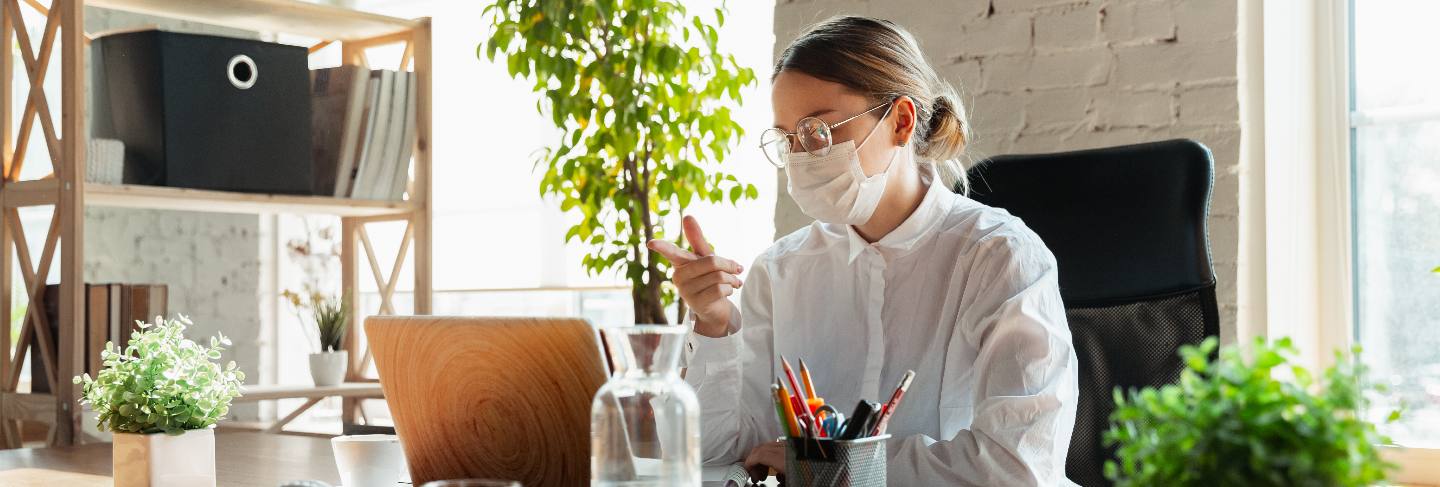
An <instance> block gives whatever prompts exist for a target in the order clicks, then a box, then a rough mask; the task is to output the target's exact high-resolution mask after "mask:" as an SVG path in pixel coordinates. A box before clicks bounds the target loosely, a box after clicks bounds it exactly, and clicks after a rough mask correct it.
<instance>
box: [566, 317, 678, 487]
mask: <svg viewBox="0 0 1440 487" xmlns="http://www.w3.org/2000/svg"><path fill="white" fill-rule="evenodd" d="M600 333H601V337H602V338H603V339H604V346H605V352H606V354H607V359H608V360H609V362H610V366H611V367H612V368H613V370H614V372H613V373H612V374H611V375H610V380H609V381H608V382H606V383H605V385H604V386H602V387H600V390H599V391H598V392H596V393H595V401H594V402H593V403H592V404H591V407H590V475H591V479H592V480H591V485H595V486H602V485H603V486H642V485H643V486H649V485H656V486H698V485H700V406H699V403H698V402H697V401H696V399H695V390H694V389H691V388H690V385H689V384H686V383H685V381H684V380H681V379H680V351H681V350H682V345H683V343H684V342H685V333H686V329H685V327H683V326H673V325H637V326H624V327H612V328H602V329H601V330H600Z"/></svg>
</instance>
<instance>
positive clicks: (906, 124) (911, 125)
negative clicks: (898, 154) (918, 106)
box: [890, 96, 916, 147]
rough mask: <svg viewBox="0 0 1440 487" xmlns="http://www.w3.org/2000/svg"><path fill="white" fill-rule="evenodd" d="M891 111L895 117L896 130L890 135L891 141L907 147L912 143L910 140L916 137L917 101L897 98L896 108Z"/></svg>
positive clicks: (908, 98)
mask: <svg viewBox="0 0 1440 487" xmlns="http://www.w3.org/2000/svg"><path fill="white" fill-rule="evenodd" d="M891 111H892V112H893V115H894V116H895V130H894V131H893V132H892V133H891V134H890V137H891V141H892V143H894V144H895V145H898V146H900V147H905V146H906V145H908V144H909V143H910V138H911V137H912V136H914V135H915V120H916V114H915V100H912V99H910V97H908V96H901V97H899V98H896V99H895V108H894V109H893V110H891Z"/></svg>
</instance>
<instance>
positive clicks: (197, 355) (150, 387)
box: [73, 315, 245, 434]
mask: <svg viewBox="0 0 1440 487" xmlns="http://www.w3.org/2000/svg"><path fill="white" fill-rule="evenodd" d="M192 324H193V323H191V321H190V319H189V318H187V317H185V316H183V315H181V316H179V317H178V318H176V319H174V320H165V319H163V318H160V317H157V319H156V322H155V323H154V324H153V325H152V324H150V323H143V326H141V331H137V332H135V333H133V334H132V335H131V343H130V346H129V347H127V348H126V350H125V351H124V353H123V354H121V353H117V352H115V351H114V345H113V344H111V345H109V346H107V351H108V353H107V354H106V355H107V356H108V358H107V360H106V361H105V367H104V368H103V369H101V370H100V372H99V373H98V374H97V375H96V376H95V377H94V378H92V377H90V376H89V375H88V374H82V375H80V376H78V377H75V378H74V379H73V380H74V381H75V383H77V384H82V396H81V402H82V403H84V404H88V405H89V406H90V407H91V408H92V409H93V410H95V411H96V412H97V419H98V421H99V424H100V428H101V429H102V430H107V431H113V432H120V433H141V434H148V433H159V432H165V433H171V434H178V433H180V432H183V431H185V430H193V429H202V428H207V427H210V426H211V425H213V424H215V422H216V421H218V420H219V419H220V418H221V417H222V416H223V415H224V411H226V410H228V409H229V405H230V402H231V401H232V400H233V399H234V398H236V397H238V396H239V395H240V387H241V386H240V384H241V383H243V381H244V380H245V375H244V374H243V373H241V372H240V371H238V370H235V368H234V367H233V365H232V366H231V367H230V368H228V369H221V368H220V367H219V366H218V365H217V364H215V363H214V362H211V360H213V359H215V358H218V357H219V356H220V353H221V351H222V350H223V348H222V347H223V346H224V345H226V344H227V343H228V340H226V339H225V338H224V336H223V335H221V336H220V337H218V338H212V339H211V340H210V344H211V346H210V347H208V348H207V347H202V346H200V345H199V344H197V343H195V342H194V341H191V340H189V339H186V338H185V337H184V334H183V332H184V330H185V328H187V327H189V326H191V325H192ZM232 364H233V362H232ZM192 405H202V406H206V407H204V408H202V409H205V410H207V411H209V412H210V413H213V414H194V413H193V411H192V407H191V406H192Z"/></svg>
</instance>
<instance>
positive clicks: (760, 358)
mask: <svg viewBox="0 0 1440 487" xmlns="http://www.w3.org/2000/svg"><path fill="white" fill-rule="evenodd" d="M740 289H741V290H740V312H739V314H740V317H739V320H738V322H732V323H731V324H730V329H731V330H738V331H732V332H731V334H729V335H726V336H724V337H720V338H711V337H707V336H704V335H700V334H697V333H695V331H694V328H693V327H692V328H691V331H690V335H689V338H688V341H687V343H686V348H687V349H688V350H687V354H688V361H687V362H688V369H687V370H686V374H685V380H686V381H687V382H689V383H690V385H691V386H692V387H694V388H695V394H696V396H698V398H699V400H700V401H699V402H700V442H701V448H700V456H701V459H702V461H703V462H704V464H706V465H725V464H730V463H735V462H737V461H741V460H744V459H745V455H746V454H748V453H750V449H751V448H754V447H755V446H756V445H759V444H761V443H764V442H768V441H774V440H775V439H776V438H777V437H778V436H779V435H780V427H779V425H778V423H777V421H778V419H777V417H776V415H775V408H774V406H773V404H774V401H772V400H771V399H770V383H771V381H772V380H773V376H772V375H771V371H772V370H774V365H773V363H772V362H773V358H772V357H774V348H775V347H774V338H773V334H772V333H773V329H772V327H771V309H772V307H771V295H770V278H769V271H768V268H767V267H766V266H765V262H764V257H763V256H762V257H761V258H760V259H756V261H755V263H754V264H753V265H751V266H750V272H749V274H748V275H747V276H746V277H745V285H744V287H741V288H740Z"/></svg>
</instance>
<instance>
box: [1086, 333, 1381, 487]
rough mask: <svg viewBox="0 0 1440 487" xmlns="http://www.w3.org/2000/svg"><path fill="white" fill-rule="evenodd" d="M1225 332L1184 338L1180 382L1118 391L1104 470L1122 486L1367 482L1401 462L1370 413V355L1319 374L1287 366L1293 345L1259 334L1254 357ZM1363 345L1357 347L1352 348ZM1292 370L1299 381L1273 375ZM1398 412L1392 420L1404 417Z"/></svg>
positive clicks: (1344, 360)
mask: <svg viewBox="0 0 1440 487" xmlns="http://www.w3.org/2000/svg"><path fill="white" fill-rule="evenodd" d="M1217 343H1218V342H1217V341H1216V340H1215V339H1214V338H1208V339H1206V340H1205V341H1204V342H1202V343H1201V344H1200V345H1198V346H1185V347H1181V350H1180V353H1181V355H1182V357H1183V359H1184V361H1185V363H1186V366H1187V370H1185V371H1184V372H1183V373H1182V374H1181V378H1180V381H1179V384H1178V385H1177V384H1170V385H1165V386H1162V387H1147V388H1141V389H1138V390H1136V391H1133V392H1131V393H1129V394H1128V395H1126V394H1122V392H1121V390H1120V389H1119V388H1117V389H1116V390H1115V391H1114V402H1115V409H1114V410H1113V413H1112V414H1111V417H1110V420H1111V427H1110V429H1109V430H1108V431H1106V432H1105V433H1104V434H1103V438H1104V442H1105V444H1106V445H1110V446H1113V447H1115V448H1116V461H1114V462H1111V463H1110V464H1109V465H1107V466H1106V467H1105V469H1104V474H1105V476H1106V477H1107V478H1108V479H1110V480H1112V481H1114V482H1115V485H1119V486H1141V485H1145V486H1148V485H1262V486H1268V485H1276V486H1279V485H1335V486H1356V487H1358V486H1368V485H1374V484H1376V483H1378V482H1380V481H1382V480H1383V479H1384V478H1385V474H1386V471H1387V470H1389V469H1391V468H1393V465H1390V464H1388V463H1386V462H1385V461H1384V459H1383V458H1382V457H1381V456H1380V453H1379V447H1378V446H1377V445H1379V444H1382V443H1384V440H1382V438H1383V436H1382V435H1380V434H1379V433H1378V432H1377V430H1376V426H1375V424H1373V423H1372V422H1370V421H1369V420H1367V419H1366V418H1367V417H1370V416H1368V415H1367V414H1365V413H1364V411H1365V408H1366V404H1367V403H1366V394H1367V391H1369V390H1374V389H1373V388H1371V389H1368V390H1367V388H1366V387H1361V384H1367V383H1368V382H1367V381H1366V380H1365V377H1364V371H1365V370H1366V369H1365V366H1364V363H1363V362H1361V361H1360V360H1359V359H1358V357H1356V356H1354V355H1352V356H1351V357H1348V358H1347V357H1343V356H1342V357H1341V359H1339V360H1337V361H1336V365H1335V366H1332V367H1331V368H1329V369H1326V370H1325V372H1324V373H1323V374H1320V375H1319V376H1318V377H1319V378H1320V379H1319V380H1316V378H1315V377H1316V376H1313V375H1312V374H1311V373H1310V372H1308V371H1306V370H1305V369H1304V368H1303V367H1299V366H1295V365H1288V364H1287V362H1288V360H1289V357H1292V356H1294V354H1295V347H1294V344H1293V343H1292V342H1291V341H1290V340H1288V339H1284V338H1282V339H1278V340H1275V341H1274V342H1268V341H1266V340H1264V339H1258V340H1256V341H1255V342H1254V345H1253V348H1252V349H1251V350H1250V353H1249V356H1250V357H1253V360H1248V361H1247V359H1246V358H1245V357H1246V354H1241V353H1239V350H1238V349H1236V348H1234V347H1227V348H1225V349H1223V350H1220V352H1219V354H1218V358H1216V357H1215V355H1214V354H1213V352H1214V351H1215V350H1216V348H1215V347H1216V346H1218V345H1217ZM1354 353H1358V352H1354ZM1275 367H1284V369H1282V370H1288V371H1290V372H1291V373H1292V374H1291V375H1293V377H1294V383H1289V382H1284V381H1283V380H1282V379H1280V378H1277V377H1276V376H1278V375H1280V374H1272V373H1271V371H1272V370H1273V369H1274V368H1275ZM1398 418H1399V416H1398V412H1392V413H1391V414H1390V415H1389V416H1388V418H1387V420H1388V421H1394V420H1396V419H1398Z"/></svg>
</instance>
